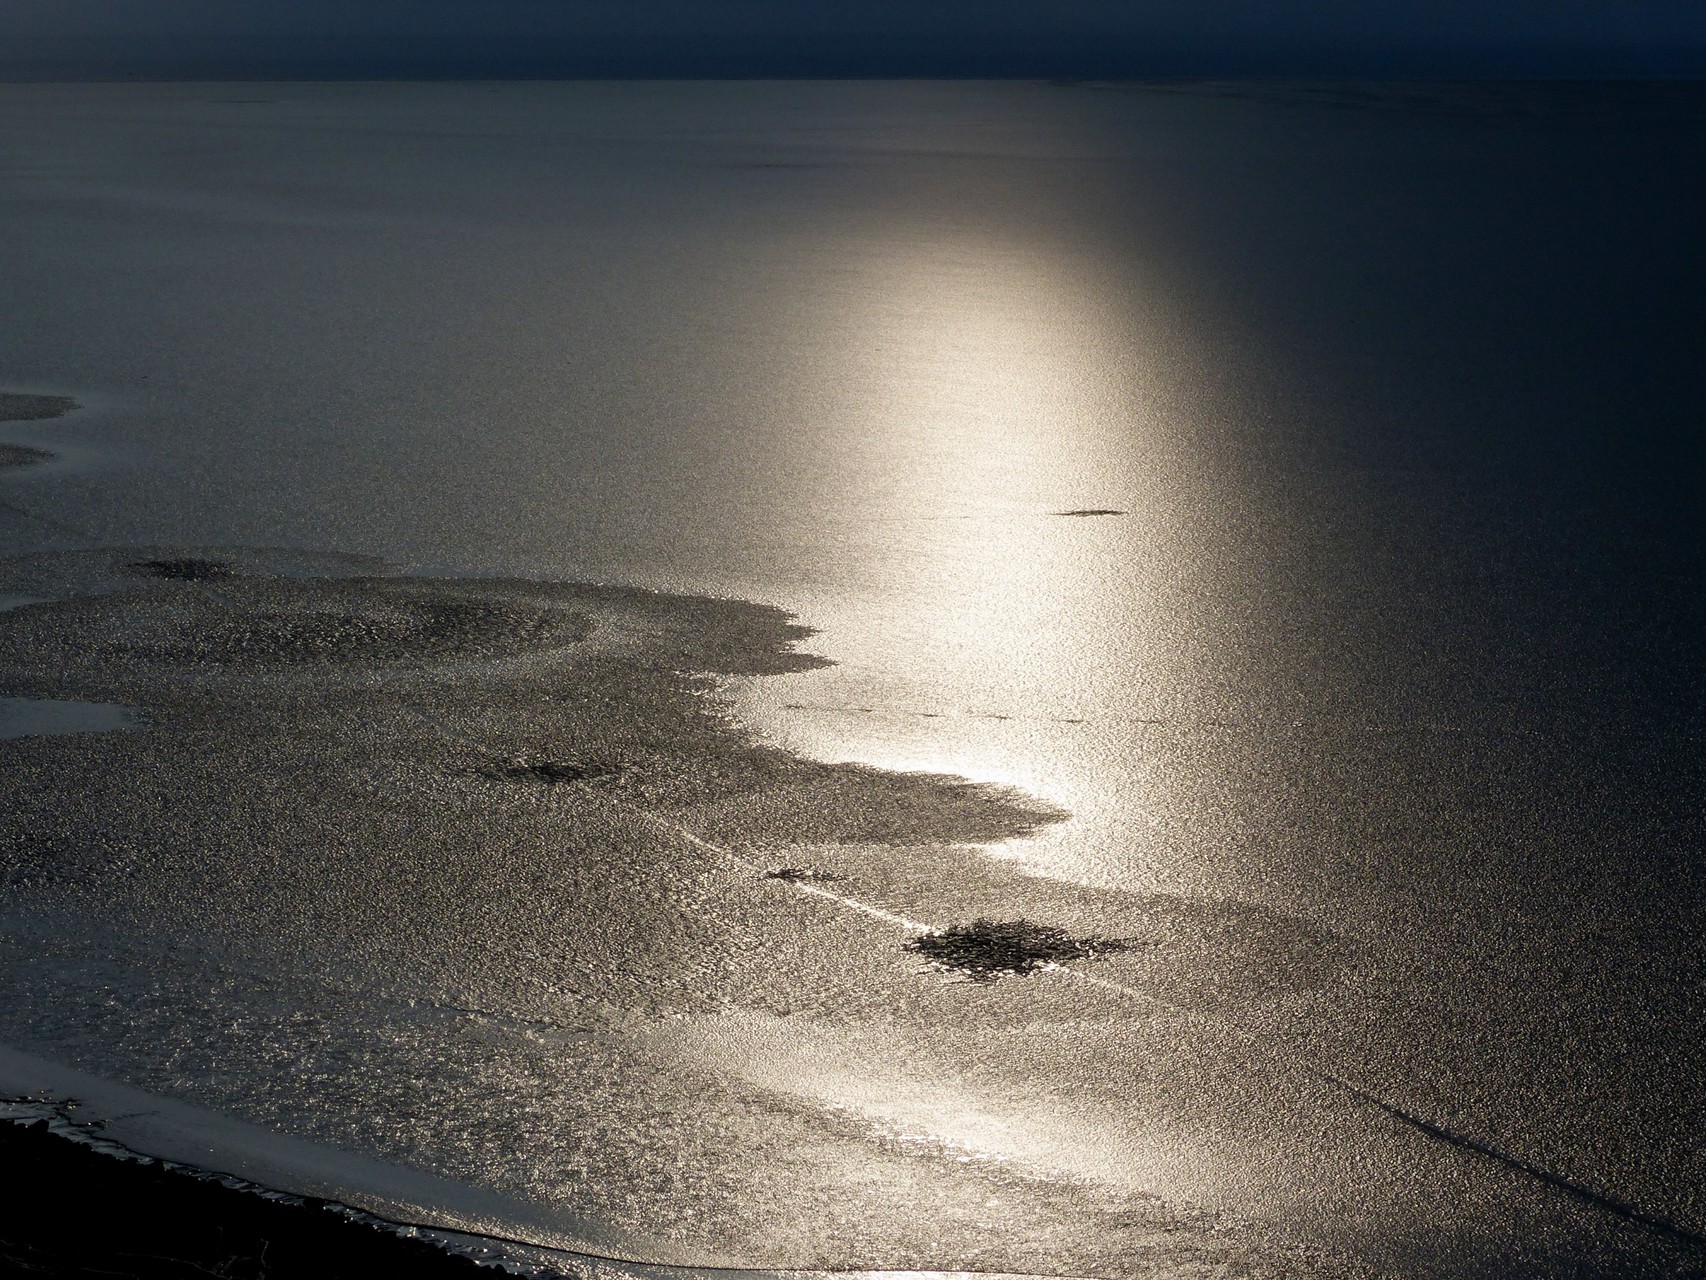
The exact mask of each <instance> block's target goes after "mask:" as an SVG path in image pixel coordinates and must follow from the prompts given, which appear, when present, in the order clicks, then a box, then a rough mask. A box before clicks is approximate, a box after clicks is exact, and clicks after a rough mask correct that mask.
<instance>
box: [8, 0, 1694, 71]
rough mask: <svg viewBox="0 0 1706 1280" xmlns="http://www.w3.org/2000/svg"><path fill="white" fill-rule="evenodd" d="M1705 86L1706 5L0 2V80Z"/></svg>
mask: <svg viewBox="0 0 1706 1280" xmlns="http://www.w3.org/2000/svg"><path fill="white" fill-rule="evenodd" d="M1524 74H1527V75H1583V76H1642V75H1685V76H1699V75H1702V74H1706V0H1432V2H1428V0H1405V2H1404V3H1387V4H1380V3H1371V2H1370V0H1290V2H1287V0H1052V3H1044V2H1042V0H866V2H865V3H831V2H830V0H0V77H4V78H11V79H19V78H43V77H45V78H61V77H125V76H140V77H177V76H266V75H274V76H325V77H343V76H356V77H364V76H377V77H386V76H588V75H595V76H596V75H608V76H635V75H655V76H683V75H686V76H754V75H756V76H776V75H783V76H787V75H799V76H812V75H876V76H881V75H945V76H958V75H988V76H1009V75H1023V76H1098V77H1107V76H1143V75H1152V76H1169V75H1174V76H1177V75H1187V76H1189V75H1398V76H1403V75H1467V76H1476V75H1524Z"/></svg>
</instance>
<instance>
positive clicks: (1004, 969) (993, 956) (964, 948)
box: [906, 919, 1136, 982]
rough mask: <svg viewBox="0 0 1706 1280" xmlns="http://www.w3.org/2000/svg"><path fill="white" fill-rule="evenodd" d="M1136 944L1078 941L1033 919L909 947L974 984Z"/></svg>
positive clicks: (974, 928) (960, 929)
mask: <svg viewBox="0 0 1706 1280" xmlns="http://www.w3.org/2000/svg"><path fill="white" fill-rule="evenodd" d="M1134 945H1136V942H1135V940H1134V939H1131V938H1104V937H1099V936H1096V935H1091V936H1089V937H1084V938H1074V937H1072V936H1071V935H1070V934H1069V933H1067V932H1066V930H1064V929H1061V928H1058V927H1057V926H1055V925H1051V924H1037V923H1035V922H1034V921H1031V920H984V919H978V920H973V921H972V922H971V923H970V924H956V925H950V926H949V927H948V928H946V929H940V930H932V931H931V932H929V933H927V934H924V935H923V936H922V937H918V938H913V939H912V940H910V941H909V942H907V944H906V949H907V950H908V951H915V952H917V953H918V954H919V955H921V956H923V957H924V958H925V959H926V960H928V961H929V962H930V964H931V965H932V966H933V967H934V968H937V969H951V970H953V971H955V972H957V973H963V974H965V975H966V976H967V977H969V978H970V979H971V980H972V981H973V982H994V981H995V980H996V979H997V978H1000V977H1003V976H1004V975H1006V974H1017V975H1020V976H1023V975H1025V974H1027V973H1034V972H1036V971H1037V970H1038V969H1041V968H1042V967H1043V966H1044V965H1049V964H1059V963H1062V962H1064V961H1067V960H1082V959H1088V958H1092V957H1095V956H1099V955H1111V954H1114V953H1115V952H1120V951H1126V950H1129V949H1130V948H1131V947H1132V946H1134Z"/></svg>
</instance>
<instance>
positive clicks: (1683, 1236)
mask: <svg viewBox="0 0 1706 1280" xmlns="http://www.w3.org/2000/svg"><path fill="white" fill-rule="evenodd" d="M1316 1074H1317V1075H1319V1076H1320V1077H1321V1078H1322V1079H1324V1080H1329V1081H1331V1082H1332V1083H1334V1084H1336V1085H1338V1086H1339V1087H1340V1088H1341V1089H1344V1090H1346V1091H1347V1092H1349V1093H1352V1094H1355V1095H1356V1096H1357V1097H1359V1098H1361V1099H1362V1100H1363V1101H1364V1102H1367V1103H1369V1104H1370V1105H1371V1106H1375V1107H1379V1108H1380V1109H1381V1110H1382V1111H1384V1112H1386V1114H1387V1115H1389V1116H1391V1117H1392V1118H1393V1119H1395V1120H1399V1121H1402V1122H1403V1123H1404V1124H1407V1125H1409V1126H1410V1127H1411V1128H1413V1129H1416V1130H1418V1131H1419V1132H1421V1133H1425V1134H1427V1136H1428V1137H1430V1138H1435V1139H1437V1140H1438V1141H1440V1142H1445V1143H1449V1144H1450V1145H1451V1146H1454V1147H1459V1148H1462V1149H1463V1150H1465V1151H1474V1152H1476V1153H1477V1154H1479V1155H1483V1156H1486V1157H1487V1158H1488V1159H1489V1160H1496V1161H1498V1162H1499V1163H1500V1164H1502V1165H1506V1166H1508V1167H1509V1168H1512V1169H1516V1170H1519V1171H1520V1172H1522V1173H1526V1174H1527V1175H1528V1176H1529V1177H1531V1178H1537V1179H1539V1180H1540V1181H1541V1182H1544V1183H1545V1184H1546V1185H1547V1186H1549V1187H1556V1188H1557V1189H1558V1190H1559V1191H1563V1192H1565V1193H1567V1194H1569V1195H1572V1196H1575V1197H1576V1198H1577V1199H1578V1200H1583V1201H1585V1202H1586V1203H1588V1204H1591V1205H1593V1206H1594V1207H1595V1208H1597V1209H1603V1210H1605V1211H1606V1212H1607V1213H1614V1214H1616V1215H1617V1216H1618V1217H1620V1218H1627V1219H1628V1220H1629V1221H1630V1222H1636V1223H1639V1224H1640V1225H1641V1226H1643V1227H1648V1228H1651V1229H1652V1230H1654V1231H1657V1232H1659V1233H1660V1234H1662V1235H1667V1236H1670V1237H1672V1238H1673V1239H1676V1240H1680V1241H1683V1242H1685V1243H1687V1244H1691V1245H1697V1246H1698V1245H1703V1244H1706V1236H1703V1235H1701V1234H1700V1233H1698V1232H1695V1231H1690V1230H1688V1228H1686V1227H1681V1226H1678V1225H1677V1224H1676V1223H1674V1222H1671V1221H1670V1220H1669V1219H1668V1218H1660V1217H1656V1216H1654V1215H1653V1214H1650V1213H1647V1212H1646V1211H1645V1210H1642V1209H1639V1208H1637V1207H1636V1206H1635V1205H1632V1204H1630V1203H1629V1202H1628V1201H1627V1200H1619V1199H1618V1198H1617V1197H1615V1196H1609V1195H1606V1194H1605V1193H1604V1192H1603V1191H1595V1190H1594V1189H1593V1188H1592V1187H1590V1186H1587V1185H1585V1184H1584V1183H1580V1182H1577V1181H1575V1180H1574V1179H1573V1178H1567V1177H1565V1176H1564V1175H1563V1174H1561V1173H1554V1172H1552V1170H1550V1169H1547V1168H1544V1167H1543V1166H1541V1165H1537V1164H1532V1163H1530V1162H1529V1161H1527V1160H1524V1159H1523V1158H1522V1157H1521V1156H1516V1155H1512V1154H1511V1153H1510V1152H1508V1151H1504V1150H1501V1149H1500V1148H1498V1147H1495V1146H1493V1145H1492V1144H1491V1143H1488V1142H1483V1141H1482V1140H1481V1139H1480V1138H1476V1137H1474V1136H1472V1135H1470V1134H1467V1133H1460V1132H1458V1131H1457V1130H1455V1129H1449V1128H1447V1127H1446V1126H1445V1125H1442V1124H1436V1123H1434V1122H1433V1121H1432V1120H1426V1119H1423V1118H1422V1117H1421V1116H1418V1115H1414V1114H1412V1113H1411V1112H1409V1111H1406V1110H1405V1109H1404V1108H1403V1107H1400V1106H1398V1105H1396V1104H1395V1103H1391V1102H1388V1101H1387V1100H1386V1099H1385V1098H1382V1097H1380V1096H1379V1095H1378V1094H1376V1093H1374V1092H1373V1091H1371V1090H1369V1089H1366V1088H1364V1087H1363V1086H1361V1085H1359V1084H1357V1083H1356V1082H1354V1081H1352V1080H1346V1079H1345V1078H1344V1077H1342V1076H1336V1075H1334V1074H1332V1073H1331V1072H1329V1071H1322V1070H1317V1071H1316Z"/></svg>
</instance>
